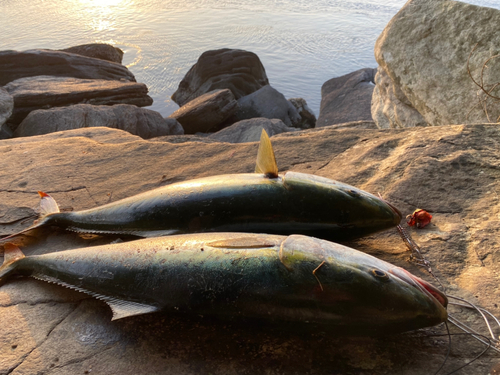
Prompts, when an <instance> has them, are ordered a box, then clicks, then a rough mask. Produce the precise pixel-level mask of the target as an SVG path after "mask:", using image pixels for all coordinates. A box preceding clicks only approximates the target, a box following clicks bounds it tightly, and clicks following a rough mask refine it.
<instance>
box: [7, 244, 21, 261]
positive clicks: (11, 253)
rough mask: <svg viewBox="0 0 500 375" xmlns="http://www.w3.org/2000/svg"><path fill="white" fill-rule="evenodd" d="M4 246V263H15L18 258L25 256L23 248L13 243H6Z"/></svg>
mask: <svg viewBox="0 0 500 375" xmlns="http://www.w3.org/2000/svg"><path fill="white" fill-rule="evenodd" d="M3 248H4V258H3V264H9V263H13V262H15V261H16V260H18V259H22V258H24V254H23V252H22V251H21V249H20V248H19V247H18V246H16V245H14V244H13V243H10V242H9V243H6V244H5V245H3Z"/></svg>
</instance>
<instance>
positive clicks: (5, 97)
mask: <svg viewBox="0 0 500 375" xmlns="http://www.w3.org/2000/svg"><path fill="white" fill-rule="evenodd" d="M13 109H14V98H13V97H12V95H10V94H9V92H8V91H7V90H5V89H4V88H3V87H0V127H2V125H3V124H5V123H6V122H7V119H8V118H9V117H10V116H11V115H12V110H13Z"/></svg>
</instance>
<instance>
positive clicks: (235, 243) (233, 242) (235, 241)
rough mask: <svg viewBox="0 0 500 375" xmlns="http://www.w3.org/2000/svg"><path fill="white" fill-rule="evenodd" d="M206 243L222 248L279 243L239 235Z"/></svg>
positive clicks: (252, 247) (277, 243)
mask: <svg viewBox="0 0 500 375" xmlns="http://www.w3.org/2000/svg"><path fill="white" fill-rule="evenodd" d="M206 245H207V246H210V247H215V248H224V249H260V248H263V247H274V246H276V245H279V241H270V240H266V239H263V238H262V239H260V238H255V237H239V238H231V239H229V240H220V241H214V242H208V243H207V244H206Z"/></svg>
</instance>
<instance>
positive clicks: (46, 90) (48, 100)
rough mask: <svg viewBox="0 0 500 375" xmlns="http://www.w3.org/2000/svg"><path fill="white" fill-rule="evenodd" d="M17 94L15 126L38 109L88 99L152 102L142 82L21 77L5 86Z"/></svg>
mask: <svg viewBox="0 0 500 375" xmlns="http://www.w3.org/2000/svg"><path fill="white" fill-rule="evenodd" d="M4 87H5V89H6V90H7V91H8V92H9V94H10V95H12V96H13V98H14V111H13V113H12V116H11V117H10V118H9V120H8V122H9V123H10V124H13V125H14V127H16V126H17V125H18V124H19V123H20V122H21V121H22V120H24V118H25V117H26V116H27V115H28V113H30V112H31V111H34V110H36V109H40V108H44V109H47V108H52V107H62V106H67V105H71V104H79V103H87V104H95V105H113V104H133V105H136V106H139V107H145V106H148V105H151V104H153V99H151V97H150V96H149V95H148V88H147V87H146V85H145V84H143V83H137V82H128V81H109V80H102V79H99V80H98V79H79V78H67V77H52V76H37V77H27V78H21V79H18V80H16V81H13V82H10V83H9V84H7V85H5V86H4Z"/></svg>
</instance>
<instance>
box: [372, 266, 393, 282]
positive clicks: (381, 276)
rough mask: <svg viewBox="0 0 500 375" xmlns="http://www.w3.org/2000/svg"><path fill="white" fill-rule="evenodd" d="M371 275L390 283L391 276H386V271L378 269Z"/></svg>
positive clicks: (373, 270)
mask: <svg viewBox="0 0 500 375" xmlns="http://www.w3.org/2000/svg"><path fill="white" fill-rule="evenodd" d="M371 273H372V275H373V276H375V277H376V278H377V279H380V280H381V281H389V280H390V279H389V275H388V274H386V273H385V272H384V271H381V270H378V269H376V268H374V269H372V270H371Z"/></svg>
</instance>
